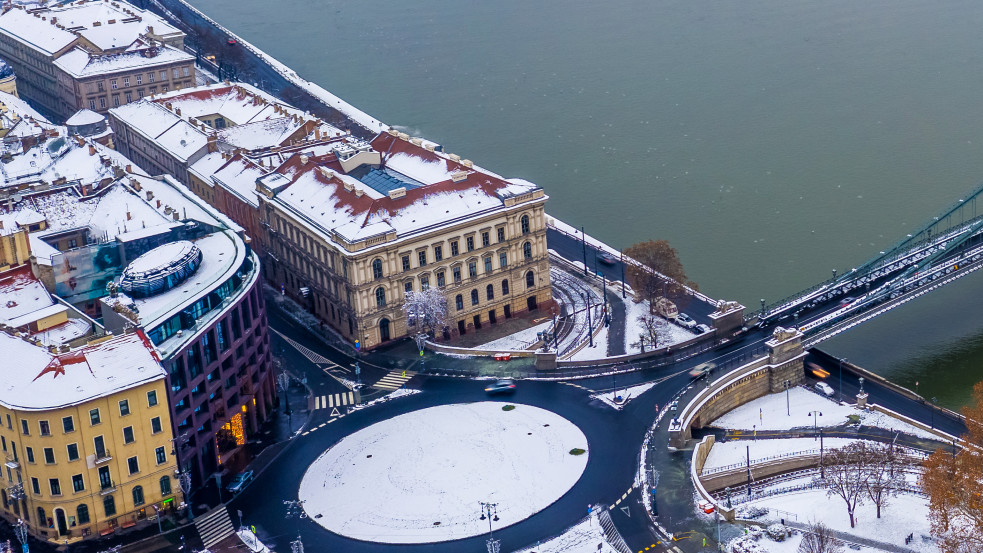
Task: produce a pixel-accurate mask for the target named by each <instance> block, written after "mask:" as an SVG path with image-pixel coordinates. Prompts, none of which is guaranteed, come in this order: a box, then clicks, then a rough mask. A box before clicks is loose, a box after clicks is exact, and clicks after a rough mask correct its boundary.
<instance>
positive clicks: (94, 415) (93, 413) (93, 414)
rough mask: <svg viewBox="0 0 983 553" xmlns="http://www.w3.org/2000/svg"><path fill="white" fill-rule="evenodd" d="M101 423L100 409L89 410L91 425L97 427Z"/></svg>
mask: <svg viewBox="0 0 983 553" xmlns="http://www.w3.org/2000/svg"><path fill="white" fill-rule="evenodd" d="M100 422H102V420H101V419H100V418H99V410H98V409H90V410H89V424H91V425H92V426H95V425H97V424H99V423H100Z"/></svg>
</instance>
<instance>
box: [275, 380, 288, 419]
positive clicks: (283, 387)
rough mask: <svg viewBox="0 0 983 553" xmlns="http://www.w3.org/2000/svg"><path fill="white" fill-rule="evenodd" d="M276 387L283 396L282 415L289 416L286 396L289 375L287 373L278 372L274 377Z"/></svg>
mask: <svg viewBox="0 0 983 553" xmlns="http://www.w3.org/2000/svg"><path fill="white" fill-rule="evenodd" d="M276 383H277V387H279V388H280V392H281V393H282V394H283V402H284V404H285V406H284V411H283V412H284V413H286V414H287V415H290V398H289V397H288V396H287V389H288V388H290V375H289V374H287V371H280V372H279V373H278V374H277V375H276Z"/></svg>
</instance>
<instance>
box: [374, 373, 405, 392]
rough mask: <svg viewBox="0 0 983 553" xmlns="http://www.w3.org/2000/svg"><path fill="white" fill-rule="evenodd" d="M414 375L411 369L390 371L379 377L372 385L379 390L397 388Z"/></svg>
mask: <svg viewBox="0 0 983 553" xmlns="http://www.w3.org/2000/svg"><path fill="white" fill-rule="evenodd" d="M414 376H416V373H415V372H413V371H390V372H389V374H387V375H386V376H384V377H382V378H381V379H379V381H378V382H376V383H375V384H373V385H372V387H373V388H378V389H380V390H398V389H400V388H402V387H403V384H406V382H407V381H408V380H410V379H411V378H413V377H414Z"/></svg>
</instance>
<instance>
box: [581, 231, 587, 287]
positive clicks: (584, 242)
mask: <svg viewBox="0 0 983 553" xmlns="http://www.w3.org/2000/svg"><path fill="white" fill-rule="evenodd" d="M580 243H581V244H583V245H584V276H587V233H585V232H584V227H580Z"/></svg>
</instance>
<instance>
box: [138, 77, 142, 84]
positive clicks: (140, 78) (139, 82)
mask: <svg viewBox="0 0 983 553" xmlns="http://www.w3.org/2000/svg"><path fill="white" fill-rule="evenodd" d="M137 84H143V75H137Z"/></svg>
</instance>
